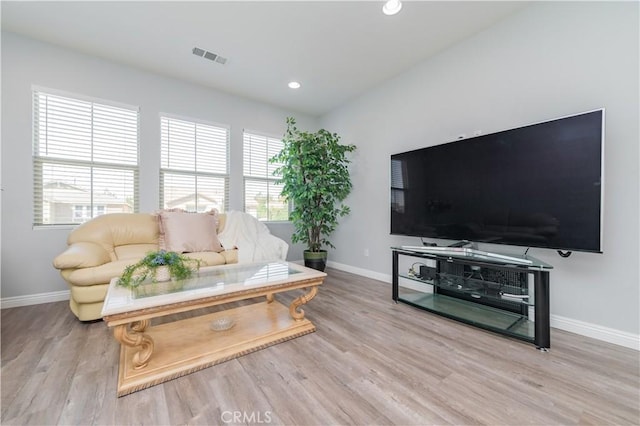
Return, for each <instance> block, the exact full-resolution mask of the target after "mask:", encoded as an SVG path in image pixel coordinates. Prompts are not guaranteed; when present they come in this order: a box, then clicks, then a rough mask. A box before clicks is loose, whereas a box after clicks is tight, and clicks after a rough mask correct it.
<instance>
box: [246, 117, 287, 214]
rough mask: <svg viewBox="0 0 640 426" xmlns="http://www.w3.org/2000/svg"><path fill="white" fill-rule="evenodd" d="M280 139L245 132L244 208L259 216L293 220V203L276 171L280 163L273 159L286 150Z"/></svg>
mask: <svg viewBox="0 0 640 426" xmlns="http://www.w3.org/2000/svg"><path fill="white" fill-rule="evenodd" d="M282 147H283V144H282V141H281V140H280V139H277V138H273V137H269V136H265V135H261V134H259V133H256V132H249V131H247V130H245V131H244V133H243V151H244V161H243V164H244V167H243V168H244V211H245V212H247V213H249V214H250V215H252V216H254V217H256V218H257V219H259V220H268V221H278V220H289V203H288V202H287V201H286V200H285V199H284V198H283V197H282V195H281V194H282V185H280V184H277V183H276V181H277V180H278V176H274V175H273V172H274V171H275V170H276V169H277V168H278V167H279V164H275V163H274V164H272V163H270V162H269V159H270V158H272V157H273V156H274V155H276V154H278V153H279V152H280V151H281V150H282Z"/></svg>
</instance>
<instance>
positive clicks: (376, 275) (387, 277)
mask: <svg viewBox="0 0 640 426" xmlns="http://www.w3.org/2000/svg"><path fill="white" fill-rule="evenodd" d="M327 266H328V267H329V268H335V269H339V270H341V271H345V272H351V273H352V274H356V275H360V276H362V277H367V278H371V279H374V280H378V281H384V282H386V283H391V274H381V273H380V272H373V271H370V270H368V269H362V268H356V267H355V266H351V265H345V264H344V263H338V262H333V261H331V260H329V261H327Z"/></svg>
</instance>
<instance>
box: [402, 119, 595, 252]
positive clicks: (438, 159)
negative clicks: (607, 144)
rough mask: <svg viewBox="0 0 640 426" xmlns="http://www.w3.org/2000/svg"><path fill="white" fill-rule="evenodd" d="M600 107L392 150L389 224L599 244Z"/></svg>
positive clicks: (428, 231) (535, 241) (441, 232)
mask: <svg viewBox="0 0 640 426" xmlns="http://www.w3.org/2000/svg"><path fill="white" fill-rule="evenodd" d="M603 148H604V109H600V110H596V111H590V112H586V113H581V114H576V115H572V116H569V117H563V118H559V119H555V120H550V121H545V122H543V123H537V124H532V125H528V126H523V127H519V128H515V129H511V130H505V131H501V132H497V133H492V134H486V135H480V136H477V137H473V138H468V139H462V140H457V141H454V142H449V143H445V144H441V145H435V146H429V147H426V148H422V149H417V150H414V151H409V152H403V153H400V154H394V155H392V156H391V234H394V235H406V236H416V237H424V238H436V239H448V240H468V241H472V242H484V243H492V244H508V245H516V246H525V247H542V248H550V249H556V250H570V251H587V252H597V253H601V252H602V200H603V198H602V197H603V152H604V151H603Z"/></svg>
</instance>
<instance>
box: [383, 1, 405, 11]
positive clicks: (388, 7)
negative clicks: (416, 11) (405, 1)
mask: <svg viewBox="0 0 640 426" xmlns="http://www.w3.org/2000/svg"><path fill="white" fill-rule="evenodd" d="M400 9H402V2H401V1H400V0H389V1H387V2H386V3H385V4H384V6H382V13H384V14H385V15H395V14H396V13H398V12H400Z"/></svg>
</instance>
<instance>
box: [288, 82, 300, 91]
mask: <svg viewBox="0 0 640 426" xmlns="http://www.w3.org/2000/svg"><path fill="white" fill-rule="evenodd" d="M288 86H289V88H290V89H299V88H300V83H298V82H297V81H290V82H289V84H288Z"/></svg>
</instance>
